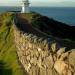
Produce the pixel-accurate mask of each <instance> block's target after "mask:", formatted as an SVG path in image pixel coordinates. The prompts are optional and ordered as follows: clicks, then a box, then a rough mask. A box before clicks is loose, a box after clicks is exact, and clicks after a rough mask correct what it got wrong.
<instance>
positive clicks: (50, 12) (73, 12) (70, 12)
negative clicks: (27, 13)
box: [0, 7, 75, 26]
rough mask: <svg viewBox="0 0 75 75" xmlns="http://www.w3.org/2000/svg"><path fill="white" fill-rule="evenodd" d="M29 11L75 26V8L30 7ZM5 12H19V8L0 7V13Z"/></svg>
mask: <svg viewBox="0 0 75 75" xmlns="http://www.w3.org/2000/svg"><path fill="white" fill-rule="evenodd" d="M30 10H31V11H36V12H38V13H40V14H42V15H45V16H48V17H49V18H53V19H55V20H57V21H60V22H63V23H66V24H69V25H71V26H75V7H30ZM5 11H21V7H0V13H2V12H5Z"/></svg>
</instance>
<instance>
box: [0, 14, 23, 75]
mask: <svg viewBox="0 0 75 75" xmlns="http://www.w3.org/2000/svg"><path fill="white" fill-rule="evenodd" d="M13 16H14V14H13V13H3V14H1V15H0V75H23V71H22V69H21V66H20V65H19V63H18V59H17V54H16V47H15V44H14V37H13V35H14V34H13Z"/></svg>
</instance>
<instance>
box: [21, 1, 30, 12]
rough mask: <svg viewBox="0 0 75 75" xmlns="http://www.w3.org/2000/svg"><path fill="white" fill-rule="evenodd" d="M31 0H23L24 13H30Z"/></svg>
mask: <svg viewBox="0 0 75 75" xmlns="http://www.w3.org/2000/svg"><path fill="white" fill-rule="evenodd" d="M29 4H30V3H29V0H22V11H21V12H22V13H29V12H30V10H29Z"/></svg>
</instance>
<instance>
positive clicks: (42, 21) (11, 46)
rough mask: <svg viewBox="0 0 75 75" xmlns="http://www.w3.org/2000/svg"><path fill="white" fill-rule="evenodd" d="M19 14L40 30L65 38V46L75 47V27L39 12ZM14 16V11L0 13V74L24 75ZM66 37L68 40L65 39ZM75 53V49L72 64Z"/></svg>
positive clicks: (63, 42)
mask: <svg viewBox="0 0 75 75" xmlns="http://www.w3.org/2000/svg"><path fill="white" fill-rule="evenodd" d="M18 15H19V17H20V18H23V19H26V20H27V21H28V22H29V24H30V25H32V27H35V28H37V29H38V30H39V31H41V32H44V33H46V34H47V35H51V36H53V37H58V39H59V38H61V39H63V41H60V43H62V44H63V45H64V46H65V47H66V46H67V47H72V48H74V49H75V42H72V41H71V40H75V36H74V32H75V28H74V27H70V26H68V25H66V24H64V23H60V22H57V21H55V20H53V19H49V18H47V17H45V16H41V15H40V14H37V13H30V14H18ZM13 18H14V13H9V12H7V13H3V14H0V75H23V73H24V72H23V70H22V67H21V66H20V64H19V62H18V57H17V54H16V47H15V43H14V36H13V35H14V34H13ZM64 33H65V35H64ZM71 33H72V34H71ZM65 38H66V39H68V40H64V39H65ZM74 53H75V50H74V51H73V53H72V55H71V56H70V58H72V59H70V60H71V61H72V62H71V63H72V64H74V62H75V55H74ZM73 59H74V60H73ZM74 66H75V64H74Z"/></svg>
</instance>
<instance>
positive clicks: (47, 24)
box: [0, 13, 75, 75]
mask: <svg viewBox="0 0 75 75" xmlns="http://www.w3.org/2000/svg"><path fill="white" fill-rule="evenodd" d="M13 20H14V21H13ZM0 22H1V23H0V29H1V31H0V39H1V42H0V50H1V51H0V60H1V61H2V62H6V65H8V66H6V69H7V67H8V69H7V70H6V71H5V74H3V75H6V73H8V74H7V75H11V74H12V75H23V74H25V75H61V74H62V75H74V74H75V55H74V54H75V42H74V41H72V40H75V39H74V36H72V38H71V34H70V36H69V35H68V34H67V32H68V33H69V31H68V29H70V30H71V28H72V34H73V32H74V27H70V26H68V25H66V24H64V23H60V22H58V21H55V20H53V19H49V18H47V17H45V16H42V15H40V14H37V13H29V14H20V13H5V14H2V15H1V16H0ZM64 33H65V35H64ZM68 36H69V37H68ZM18 60H19V61H18ZM20 62H21V63H20ZM9 69H11V71H10V70H9ZM4 70H5V68H4V69H2V73H3V72H4ZM8 70H9V72H10V73H9V72H8ZM15 70H16V72H15ZM23 70H24V72H23Z"/></svg>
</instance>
